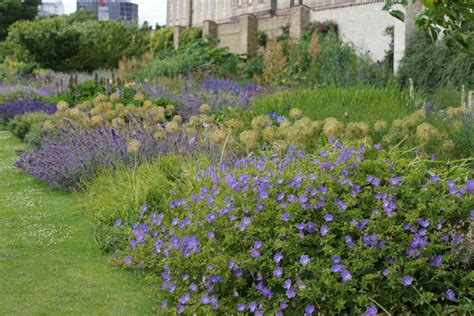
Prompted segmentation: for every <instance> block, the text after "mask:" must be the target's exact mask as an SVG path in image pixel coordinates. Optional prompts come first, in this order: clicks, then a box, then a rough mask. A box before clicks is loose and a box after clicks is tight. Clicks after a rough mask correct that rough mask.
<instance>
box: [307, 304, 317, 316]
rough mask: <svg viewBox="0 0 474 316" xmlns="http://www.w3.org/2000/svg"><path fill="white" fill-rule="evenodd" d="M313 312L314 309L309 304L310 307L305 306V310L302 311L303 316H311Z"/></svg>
mask: <svg viewBox="0 0 474 316" xmlns="http://www.w3.org/2000/svg"><path fill="white" fill-rule="evenodd" d="M315 310H316V308H315V307H314V305H313V304H310V305H308V306H306V308H305V309H304V315H305V316H311V315H313V313H314V311H315Z"/></svg>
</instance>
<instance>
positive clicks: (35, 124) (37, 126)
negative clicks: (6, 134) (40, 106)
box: [7, 112, 51, 144]
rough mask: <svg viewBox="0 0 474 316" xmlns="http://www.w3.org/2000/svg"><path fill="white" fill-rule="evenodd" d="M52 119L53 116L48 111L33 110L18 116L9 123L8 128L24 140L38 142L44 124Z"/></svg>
mask: <svg viewBox="0 0 474 316" xmlns="http://www.w3.org/2000/svg"><path fill="white" fill-rule="evenodd" d="M50 119H51V116H50V115H48V114H46V113H43V112H31V113H27V114H24V115H18V116H16V117H15V118H14V119H13V120H11V121H10V122H9V123H8V125H7V128H8V129H9V130H10V131H11V132H12V134H13V135H15V136H16V137H18V138H20V139H21V140H22V141H27V142H29V143H32V144H38V142H39V139H40V138H41V134H42V127H43V124H44V122H46V121H47V120H50Z"/></svg>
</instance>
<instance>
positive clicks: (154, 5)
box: [63, 0, 166, 25]
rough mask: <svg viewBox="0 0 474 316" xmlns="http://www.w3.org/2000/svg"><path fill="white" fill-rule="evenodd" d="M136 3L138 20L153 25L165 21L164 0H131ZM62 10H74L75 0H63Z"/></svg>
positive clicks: (68, 11)
mask: <svg viewBox="0 0 474 316" xmlns="http://www.w3.org/2000/svg"><path fill="white" fill-rule="evenodd" d="M131 2H133V3H136V4H138V17H139V19H140V22H143V21H148V22H149V23H150V24H152V25H155V23H157V22H158V23H159V24H160V25H163V24H165V23H166V0H132V1H131ZM63 4H64V11H65V12H66V13H67V14H69V13H72V12H74V11H76V0H63Z"/></svg>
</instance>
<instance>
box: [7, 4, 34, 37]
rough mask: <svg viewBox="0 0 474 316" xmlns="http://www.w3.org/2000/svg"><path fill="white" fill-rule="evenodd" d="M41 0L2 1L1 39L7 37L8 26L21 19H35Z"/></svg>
mask: <svg viewBox="0 0 474 316" xmlns="http://www.w3.org/2000/svg"><path fill="white" fill-rule="evenodd" d="M40 4H41V0H1V1H0V41H3V40H4V39H5V38H6V37H7V32H8V27H9V26H10V25H12V24H13V23H15V22H16V21H20V20H33V19H34V18H35V17H36V16H37V15H38V5H40Z"/></svg>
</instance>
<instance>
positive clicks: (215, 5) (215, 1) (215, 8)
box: [214, 0, 218, 14]
mask: <svg viewBox="0 0 474 316" xmlns="http://www.w3.org/2000/svg"><path fill="white" fill-rule="evenodd" d="M217 5H218V3H217V0H214V14H217Z"/></svg>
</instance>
